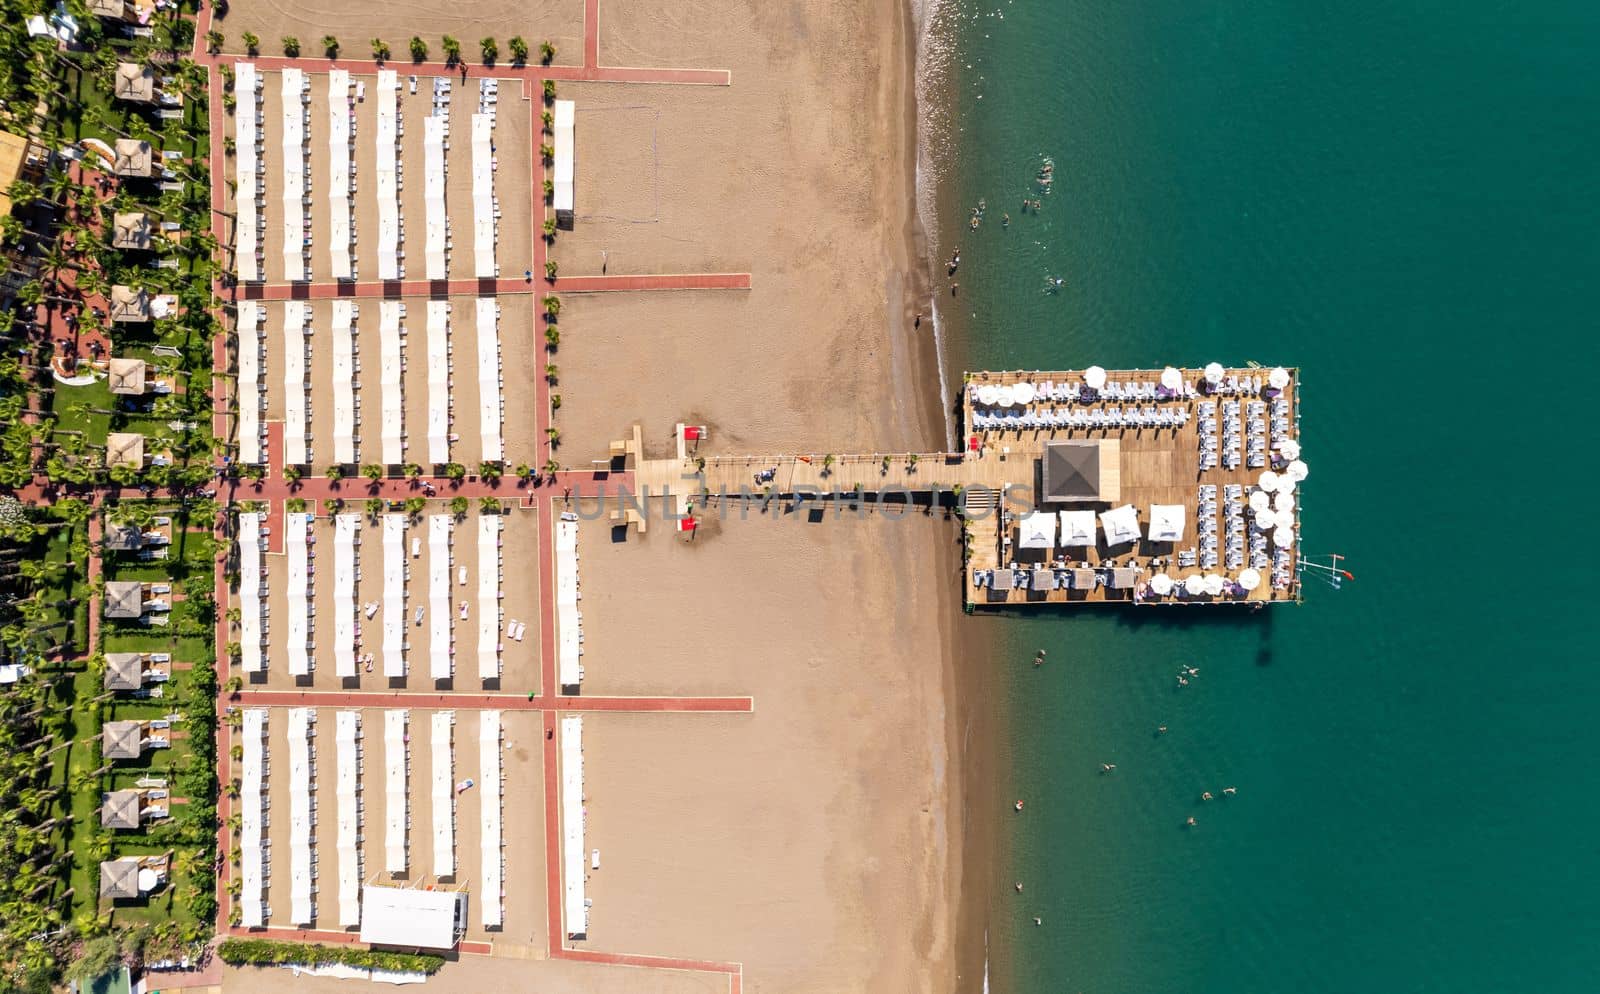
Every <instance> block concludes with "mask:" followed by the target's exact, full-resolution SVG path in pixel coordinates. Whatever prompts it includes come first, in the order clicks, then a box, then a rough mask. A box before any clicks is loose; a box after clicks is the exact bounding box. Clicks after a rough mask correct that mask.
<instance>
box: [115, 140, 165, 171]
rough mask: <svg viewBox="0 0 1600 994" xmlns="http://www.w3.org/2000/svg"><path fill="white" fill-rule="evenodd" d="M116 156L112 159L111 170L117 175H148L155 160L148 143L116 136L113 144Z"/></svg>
mask: <svg viewBox="0 0 1600 994" xmlns="http://www.w3.org/2000/svg"><path fill="white" fill-rule="evenodd" d="M115 149H116V153H117V154H116V156H115V158H114V159H113V160H112V164H111V171H112V172H114V173H116V174H117V175H118V176H133V177H145V176H149V175H150V168H151V166H152V164H153V163H154V162H155V156H154V153H153V152H152V151H151V148H150V143H149V142H146V141H140V140H139V139H137V138H118V139H117V144H116V146H115Z"/></svg>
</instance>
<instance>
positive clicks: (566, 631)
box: [556, 515, 583, 687]
mask: <svg viewBox="0 0 1600 994" xmlns="http://www.w3.org/2000/svg"><path fill="white" fill-rule="evenodd" d="M581 631H582V622H581V621H579V619H578V522H577V520H576V515H574V516H572V517H571V518H568V517H562V519H561V520H559V521H557V522H556V644H557V647H558V655H557V661H558V666H559V679H558V682H559V683H560V684H561V686H563V687H573V686H576V685H577V684H578V682H579V681H580V680H582V679H583V667H582V666H581V665H580V660H579V657H580V656H581V654H582V652H583V648H582V645H581V642H580V639H579V634H580V632H581Z"/></svg>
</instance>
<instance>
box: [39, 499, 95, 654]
mask: <svg viewBox="0 0 1600 994" xmlns="http://www.w3.org/2000/svg"><path fill="white" fill-rule="evenodd" d="M76 534H77V529H75V528H71V527H61V528H56V529H53V530H52V531H51V532H50V534H49V537H48V538H47V539H46V540H45V550H44V560H45V561H46V562H52V563H69V562H72V561H73V558H72V541H73V539H74V537H76ZM87 570H88V564H87V563H81V562H80V563H78V564H77V568H76V569H63V570H57V571H56V572H54V573H52V574H51V575H50V579H49V580H48V581H47V582H46V583H45V584H44V586H43V590H44V598H45V600H46V601H47V602H48V603H52V604H53V603H55V602H56V601H64V600H71V599H72V598H74V597H76V598H77V599H78V604H77V605H76V606H74V607H71V608H53V609H52V610H51V616H52V618H53V619H54V622H53V625H52V627H54V625H60V626H61V628H60V631H61V632H62V636H61V641H62V642H64V643H66V644H67V645H68V646H69V649H68V655H75V654H79V653H81V652H83V651H84V648H85V647H84V645H83V642H84V641H85V640H86V639H87V638H88V635H89V588H88V584H87V582H86V581H85V576H86V573H87Z"/></svg>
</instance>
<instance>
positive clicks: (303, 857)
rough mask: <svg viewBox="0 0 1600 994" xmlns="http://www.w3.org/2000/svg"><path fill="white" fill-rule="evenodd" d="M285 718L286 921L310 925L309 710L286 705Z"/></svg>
mask: <svg viewBox="0 0 1600 994" xmlns="http://www.w3.org/2000/svg"><path fill="white" fill-rule="evenodd" d="M288 719H289V909H290V910H289V921H290V922H291V923H292V924H295V925H310V924H311V923H312V920H313V919H314V918H315V917H316V915H315V913H314V911H313V910H312V908H313V904H312V901H311V878H312V874H313V873H314V872H315V871H314V869H313V868H312V865H311V837H312V835H313V834H315V833H314V830H313V828H312V826H311V787H312V780H311V724H310V723H311V709H310V708H290V709H289V712H288Z"/></svg>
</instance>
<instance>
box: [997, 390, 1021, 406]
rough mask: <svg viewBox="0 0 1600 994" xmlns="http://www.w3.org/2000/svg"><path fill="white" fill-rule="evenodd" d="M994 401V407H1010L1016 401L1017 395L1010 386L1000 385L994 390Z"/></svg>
mask: <svg viewBox="0 0 1600 994" xmlns="http://www.w3.org/2000/svg"><path fill="white" fill-rule="evenodd" d="M994 402H995V406H996V407H1010V406H1011V405H1012V404H1015V403H1016V402H1017V395H1016V393H1015V392H1014V391H1013V390H1012V389H1011V388H1010V387H1001V388H1000V389H999V390H998V391H996V392H995V397H994Z"/></svg>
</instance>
